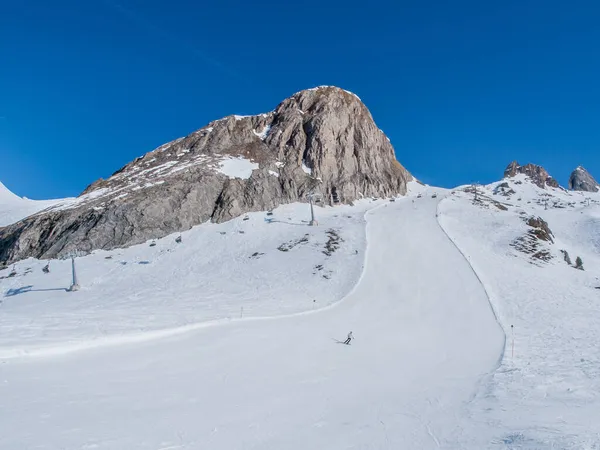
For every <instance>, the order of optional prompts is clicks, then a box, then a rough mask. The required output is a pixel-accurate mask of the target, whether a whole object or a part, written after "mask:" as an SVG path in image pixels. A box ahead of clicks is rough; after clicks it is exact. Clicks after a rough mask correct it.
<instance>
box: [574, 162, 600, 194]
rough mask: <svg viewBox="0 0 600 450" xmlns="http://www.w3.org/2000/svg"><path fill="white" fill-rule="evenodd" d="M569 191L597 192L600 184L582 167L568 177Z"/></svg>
mask: <svg viewBox="0 0 600 450" xmlns="http://www.w3.org/2000/svg"><path fill="white" fill-rule="evenodd" d="M569 189H571V190H573V191H584V192H598V191H599V190H600V184H598V182H597V181H596V180H595V179H594V177H593V176H592V175H590V173H589V172H588V171H587V170H585V169H584V168H583V167H581V166H579V167H578V168H577V169H575V170H574V171H573V173H572V174H571V176H570V177H569Z"/></svg>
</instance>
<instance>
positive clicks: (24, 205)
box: [0, 182, 72, 227]
mask: <svg viewBox="0 0 600 450" xmlns="http://www.w3.org/2000/svg"><path fill="white" fill-rule="evenodd" d="M71 200H72V199H57V200H30V199H27V198H21V197H19V196H17V195H15V194H13V193H12V192H11V191H10V190H9V189H8V188H7V187H6V186H4V184H2V183H1V182H0V227H5V226H7V225H11V224H13V223H15V222H18V221H19V220H21V219H24V218H26V217H29V216H31V215H33V214H35V213H38V212H40V211H42V210H44V209H46V208H50V207H51V206H54V205H56V204H58V203H61V202H64V201H71Z"/></svg>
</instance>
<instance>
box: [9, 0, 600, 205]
mask: <svg viewBox="0 0 600 450" xmlns="http://www.w3.org/2000/svg"><path fill="white" fill-rule="evenodd" d="M323 84H325V85H337V86H340V87H343V88H345V89H347V90H351V91H353V92H355V93H356V94H357V95H359V96H360V97H361V98H362V100H363V101H364V102H365V104H366V105H367V106H368V107H369V108H370V110H371V112H372V114H373V117H374V118H375V121H376V122H377V124H378V125H379V127H380V128H382V129H383V131H384V132H385V133H386V134H387V135H388V136H389V137H390V139H391V141H392V144H393V145H394V147H395V149H396V153H397V157H398V159H399V160H400V162H401V163H403V164H404V165H405V166H406V167H407V168H408V169H409V170H410V171H411V172H412V173H413V174H414V175H415V176H417V177H418V178H420V179H421V180H423V181H425V182H427V183H431V184H436V185H441V186H446V187H452V186H455V185H458V184H463V183H468V182H471V181H479V182H491V181H493V180H496V179H499V178H501V176H502V171H503V169H504V167H505V166H506V165H507V164H508V163H509V162H510V161H511V160H513V159H517V160H518V161H519V162H521V163H523V164H524V163H526V162H534V163H537V164H541V165H543V166H545V167H546V168H547V169H548V171H549V172H550V173H551V174H552V175H554V176H555V177H556V178H557V179H558V180H559V181H560V182H561V183H563V184H566V182H567V179H568V176H569V173H570V172H571V170H573V169H574V168H575V167H576V166H577V165H579V164H582V165H584V166H585V167H586V168H588V169H589V170H590V172H592V174H594V175H595V176H596V177H597V178H600V150H599V149H600V3H599V2H598V1H597V0H596V1H577V0H575V1H569V2H565V1H557V0H545V1H528V0H519V1H511V0H509V1H497V2H491V1H482V0H476V1H475V0H474V1H461V0H455V1H441V0H440V1H430V0H421V1H412V2H407V1H402V0H397V1H389V2H381V1H370V2H365V1H360V2H358V1H354V0H343V1H342V0H335V1H326V0H323V1H308V2H286V1H277V2H275V1H252V2H250V1H247V0H244V1H241V0H229V1H227V2H221V1H212V2H207V1H192V0H190V1H183V0H170V1H166V0H89V1H80V0H54V1H47V0H21V1H6V0H0V181H2V182H4V184H5V185H7V187H9V188H10V189H11V190H13V191H14V192H15V193H17V194H18V195H22V196H23V195H24V196H27V197H30V198H50V197H63V196H73V195H77V194H78V193H80V192H81V191H82V190H83V189H84V188H85V187H86V186H87V185H88V184H89V183H91V182H92V181H94V180H96V179H97V178H99V177H107V176H109V175H110V174H112V173H113V172H114V171H116V170H117V169H119V168H120V167H121V166H123V165H124V164H126V163H127V162H129V161H131V160H132V159H133V158H135V157H137V156H140V155H142V154H144V153H146V152H148V151H150V150H152V149H154V148H155V147H157V146H159V145H161V144H163V143H165V142H167V141H169V140H172V139H174V138H177V137H180V136H183V135H186V134H188V133H190V132H192V131H194V130H196V129H198V128H200V127H202V126H203V125H205V124H206V123H208V122H210V121H211V120H214V119H218V118H220V117H223V116H226V115H229V114H256V113H260V112H266V111H270V110H272V109H273V108H274V107H275V106H276V105H277V104H278V103H279V102H280V101H281V100H283V99H284V98H286V97H289V96H290V95H291V94H293V93H295V92H297V91H299V90H302V89H305V88H309V87H314V86H317V85H323Z"/></svg>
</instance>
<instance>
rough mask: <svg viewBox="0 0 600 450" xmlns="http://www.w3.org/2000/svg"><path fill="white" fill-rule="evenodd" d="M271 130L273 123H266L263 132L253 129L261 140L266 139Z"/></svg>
mask: <svg viewBox="0 0 600 450" xmlns="http://www.w3.org/2000/svg"><path fill="white" fill-rule="evenodd" d="M269 131H271V125H265V127H264V128H263V130H262V131H261V132H257V131H256V130H252V132H253V133H254V134H255V135H256V136H258V137H259V138H260V140H261V141H264V140H265V139H266V138H267V136H268V135H269Z"/></svg>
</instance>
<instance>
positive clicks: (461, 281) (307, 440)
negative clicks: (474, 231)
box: [0, 190, 504, 450]
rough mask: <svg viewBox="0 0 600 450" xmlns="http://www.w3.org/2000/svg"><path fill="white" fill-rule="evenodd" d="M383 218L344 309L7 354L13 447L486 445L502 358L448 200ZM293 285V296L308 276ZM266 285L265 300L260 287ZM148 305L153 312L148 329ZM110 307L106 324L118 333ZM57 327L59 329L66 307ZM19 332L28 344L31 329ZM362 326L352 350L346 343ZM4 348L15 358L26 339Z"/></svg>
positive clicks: (1, 370) (374, 210)
mask: <svg viewBox="0 0 600 450" xmlns="http://www.w3.org/2000/svg"><path fill="white" fill-rule="evenodd" d="M430 192H432V191H431V190H430ZM439 193H440V194H442V193H443V192H442V191H439ZM371 206H372V207H371V208H369V209H368V211H367V212H366V215H365V217H366V240H365V241H364V244H365V247H364V250H359V254H360V258H361V259H362V258H363V257H364V260H363V261H364V269H363V270H362V274H361V275H360V277H356V279H355V280H354V282H350V281H349V280H346V281H345V286H346V287H347V288H348V289H351V290H350V292H348V293H347V295H346V296H345V297H344V298H343V300H341V301H339V302H335V303H331V302H330V303H329V304H328V305H326V306H324V307H322V308H320V309H315V310H314V311H313V310H312V308H303V312H301V311H294V309H293V308H291V309H290V308H281V310H280V309H279V306H280V305H279V304H274V305H272V306H271V307H270V308H272V309H271V312H272V313H274V312H275V311H279V310H280V311H281V312H282V313H284V314H287V313H291V314H287V315H285V316H281V317H274V316H273V315H272V316H271V317H266V318H258V317H257V316H258V315H257V316H255V317H254V318H252V317H251V318H248V319H244V318H242V319H238V320H229V321H227V322H225V323H223V322H217V323H213V324H212V325H210V326H205V327H202V328H198V329H194V330H187V332H185V333H181V334H173V335H171V336H163V337H162V338H161V339H151V340H147V341H144V342H137V343H133V342H131V341H129V342H127V341H125V342H123V343H122V345H111V346H98V347H97V348H87V349H85V351H79V352H71V353H66V354H63V355H56V354H51V353H45V354H44V353H38V354H35V353H34V354H28V353H20V354H18V355H15V354H12V355H11V357H5V358H4V360H3V361H2V363H1V364H0V380H1V381H2V382H1V383H0V398H2V402H0V414H1V416H2V417H3V420H2V421H1V422H0V448H6V449H13V448H65V449H82V448H95V449H178V448H181V449H183V448H185V449H205V448H210V449H216V450H220V449H237V448H239V449H242V448H243V449H257V450H258V449H264V450H267V449H268V450H274V449H284V448H285V449H308V448H315V449H317V448H323V449H325V448H326V449H376V448H382V449H383V448H415V449H417V448H418V449H435V448H485V446H481V445H480V443H481V442H486V443H489V442H490V441H489V440H488V438H489V436H487V435H485V434H482V433H477V432H476V430H475V431H474V430H473V429H472V428H471V423H472V419H471V418H470V417H469V415H470V413H471V411H472V408H473V402H474V401H476V400H477V394H478V392H480V390H481V389H482V387H483V384H484V383H485V382H486V380H487V379H489V377H490V376H491V375H492V374H493V373H494V371H495V369H496V367H497V365H498V363H499V358H500V357H501V355H502V354H503V351H504V333H503V332H502V329H501V328H500V326H499V325H498V323H497V322H496V320H495V317H494V314H493V312H492V309H491V307H490V303H489V301H488V298H487V295H486V292H485V290H484V288H483V286H482V285H481V284H480V282H479V280H478V278H477V276H476V275H475V273H474V272H473V270H472V268H471V266H470V265H469V264H468V262H467V260H466V259H465V258H464V257H463V256H462V255H461V253H460V252H459V251H458V250H457V248H456V247H455V246H454V244H453V243H452V242H451V240H450V239H449V238H448V237H447V236H446V234H445V233H444V231H443V230H442V228H440V226H439V224H438V222H437V218H436V214H437V207H438V199H432V198H430V196H429V195H426V196H424V197H423V198H419V199H415V198H414V197H412V198H411V197H408V198H405V199H401V200H400V199H399V200H397V201H395V202H388V201H379V202H375V203H374V204H373V205H371ZM335 210H336V209H335V208H334V209H332V211H335ZM363 214H364V211H363ZM251 221H252V220H249V221H246V222H251ZM321 223H323V221H322V222H321ZM230 226H235V225H230ZM321 226H322V225H321ZM298 228H300V229H301V230H302V232H304V230H307V229H308V228H309V227H304V226H298ZM319 228H321V227H319ZM288 229H292V227H291V226H290V227H289V228H286V230H288ZM192 231H194V230H192ZM340 233H342V236H343V233H344V227H343V226H341V229H340ZM355 235H357V236H360V235H359V234H356V233H355ZM188 240H189V239H188V238H186V237H184V243H185V242H187V241H188ZM157 246H158V245H157ZM154 248H156V247H154ZM352 250H354V246H353V247H352ZM363 252H366V254H364V253H363ZM282 253H285V252H282ZM93 257H94V255H92V256H91V257H88V258H93ZM351 257H353V255H347V256H345V258H344V259H345V260H349V259H350V258H351ZM90 261H91V260H90ZM313 262H314V261H312V260H311V264H312V263H313ZM279 263H280V264H283V262H282V261H280V262H279ZM90 264H91V263H90ZM287 264H289V261H288V262H287ZM292 264H293V263H292ZM352 264H354V263H350V266H351V267H354V266H352ZM362 264H363V263H362V262H361V264H360V265H359V266H358V267H361V266H362ZM238 265H239V266H238ZM241 265H242V263H241V261H240V260H236V259H235V258H232V259H231V263H230V266H229V267H228V271H227V273H226V274H225V275H223V281H224V280H225V279H227V280H229V282H230V283H231V284H235V283H238V282H239V283H247V281H245V280H244V279H243V278H241V277H236V274H237V273H238V272H237V270H238V267H241ZM311 276H312V275H311ZM298 279H300V280H301V281H302V283H298V281H297V280H298ZM357 279H358V282H357V284H356V285H355V286H354V288H352V285H354V283H355V282H356V280H357ZM144 280H145V281H148V280H150V276H148V277H147V278H145V279H144ZM4 281H6V280H3V282H4ZM287 281H288V283H287V285H288V292H289V295H290V296H291V297H293V296H294V294H293V291H294V289H295V288H296V287H297V286H298V285H300V284H303V283H304V282H309V281H310V278H308V279H306V280H304V279H302V278H301V275H298V276H296V277H295V276H293V275H290V276H289V278H288V280H287ZM175 284H176V283H175V282H173V281H172V283H171V285H175ZM261 286H266V288H267V290H268V285H261V284H257V285H253V288H259V289H260V288H261ZM245 290H248V288H247V287H246V288H245V289H242V291H245ZM315 292H316V291H315ZM337 292H341V290H337ZM84 294H85V292H84ZM23 295H34V293H24V294H23ZM36 295H37V294H36ZM65 295H66V294H65ZM72 295H73V298H76V296H77V295H79V293H73V294H72ZM149 295H151V293H150V292H146V293H144V296H149ZM15 297H17V298H18V297H19V296H18V295H17V296H15ZM11 298H13V297H11ZM65 298H66V297H65ZM4 300H6V298H4ZM138 300H140V299H139V298H138V299H132V298H129V299H128V300H127V304H134V303H135V302H136V301H138ZM30 301H31V302H32V303H31V304H30V309H29V310H30V311H31V312H32V314H34V313H33V311H34V310H35V305H36V303H34V300H33V299H31V300H30ZM37 301H38V305H39V303H41V302H43V300H41V299H37ZM106 301H107V302H109V303H110V302H111V301H112V300H111V299H109V298H107V299H106ZM228 301H229V302H231V304H234V303H235V301H236V298H235V297H233V296H232V297H231V298H229V300H228ZM282 301H283V303H284V304H285V298H284V299H283V300H282ZM123 302H124V303H125V300H123ZM268 303H272V301H270V300H267V301H265V305H266V304H268ZM241 304H243V302H240V303H238V304H237V306H240V305H241ZM5 306H6V305H2V308H4V307H5ZM71 306H73V304H71ZM151 306H152V305H151ZM151 306H148V308H147V309H144V310H142V311H143V313H144V314H146V315H148V317H151V316H150V312H151ZM169 306H170V307H171V308H173V309H176V308H177V304H176V302H175V301H173V303H171V304H170V305H169ZM319 306H323V305H322V304H321V303H319ZM13 307H14V305H13ZM57 307H58V308H60V307H59V306H57ZM87 307H88V306H85V305H84V308H87ZM264 307H265V308H268V307H267V306H264ZM69 309H70V308H69ZM97 309H98V311H99V319H98V320H99V322H98V323H99V324H102V325H103V326H109V325H110V324H107V323H102V320H103V319H105V316H104V315H103V314H102V312H101V311H100V310H101V309H102V305H98V308H97ZM235 309H237V308H233V307H232V311H233V310H235ZM190 310H191V309H190ZM3 311H4V310H3ZM7 311H10V310H8V309H7ZM46 311H47V312H48V311H49V310H46ZM115 311H118V309H115ZM161 311H164V309H162V310H161ZM74 313H75V314H77V311H74ZM56 315H57V318H56V326H57V327H60V326H62V324H63V322H62V319H65V318H66V319H68V314H67V310H65V311H61V310H59V312H58V313H57V314H56ZM129 316H130V315H129V314H128V313H125V314H124V317H126V319H124V320H123V322H124V323H125V324H127V323H129V319H127V317H129ZM108 317H111V318H112V320H116V321H118V320H119V317H120V316H119V314H118V313H117V314H110V315H109V316H108ZM207 317H209V316H207ZM3 320H5V326H6V324H9V323H10V318H8V319H6V318H5V319H3ZM36 320H37V318H36ZM64 327H65V328H66V330H63V331H62V332H60V333H59V336H58V338H57V337H56V336H54V337H53V338H52V345H53V346H54V348H57V346H59V345H64V340H63V339H62V338H64V337H65V336H68V334H69V329H70V327H71V325H70V324H69V320H67V322H66V325H64ZM135 328H136V327H133V329H135ZM16 330H19V331H16V332H17V333H20V335H21V336H20V337H21V338H23V339H25V340H27V336H26V334H27V328H26V327H24V326H23V325H20V326H18V327H17V328H16ZM350 330H352V331H353V332H354V336H355V340H354V341H353V342H352V345H350V346H345V345H342V344H339V343H338V342H337V340H340V339H341V340H343V339H344V338H345V336H346V334H347V333H348V331H350ZM121 331H122V330H121ZM75 333H76V334H77V335H78V336H79V331H76V332H75ZM33 334H34V335H35V336H34V337H33V338H32V341H31V342H30V344H31V345H34V346H35V345H39V344H40V343H41V340H40V339H41V338H40V336H42V337H43V334H44V333H42V334H41V335H40V334H39V333H38V331H37V330H36V329H34V330H33ZM83 334H84V336H89V333H88V332H84V333H83ZM3 335H4V333H3ZM113 335H114V336H119V334H118V333H117V334H113ZM3 339H4V351H5V356H6V355H7V351H8V349H9V346H10V345H13V344H16V343H14V342H12V341H10V340H7V339H6V338H4V337H3ZM115 339H116V338H115ZM15 356H16V357H15ZM490 432H491V431H490Z"/></svg>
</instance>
